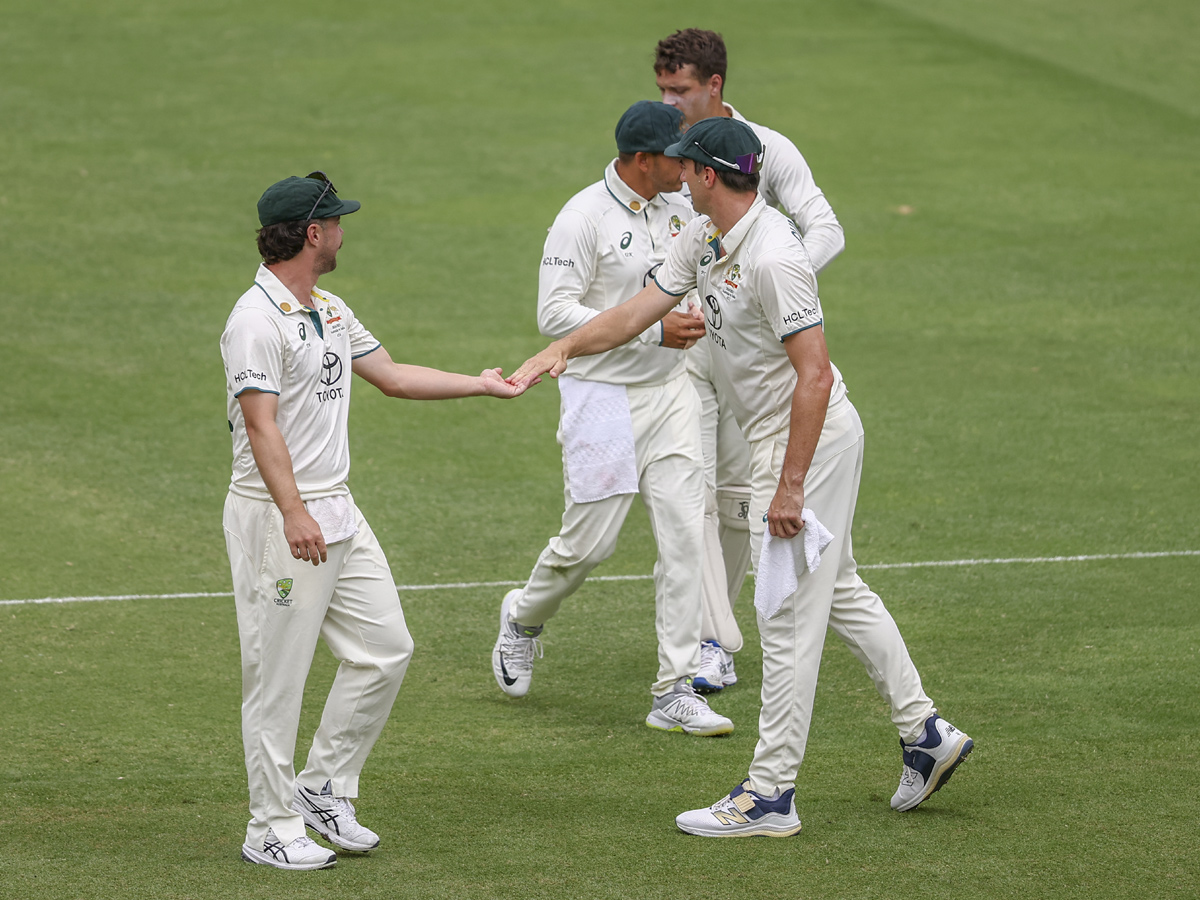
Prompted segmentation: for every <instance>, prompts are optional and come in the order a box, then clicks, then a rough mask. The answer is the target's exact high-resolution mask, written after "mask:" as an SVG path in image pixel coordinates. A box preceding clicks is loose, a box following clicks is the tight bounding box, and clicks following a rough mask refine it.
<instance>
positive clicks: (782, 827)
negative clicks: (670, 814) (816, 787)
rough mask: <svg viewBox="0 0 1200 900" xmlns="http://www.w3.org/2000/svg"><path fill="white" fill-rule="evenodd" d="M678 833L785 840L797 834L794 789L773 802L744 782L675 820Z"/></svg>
mask: <svg viewBox="0 0 1200 900" xmlns="http://www.w3.org/2000/svg"><path fill="white" fill-rule="evenodd" d="M675 824H676V825H678V826H679V830H680V831H686V832H687V833H688V834H698V835H700V836H701V837H751V836H753V835H756V834H761V835H766V836H767V837H787V836H788V835H792V834H797V833H799V831H800V817H799V816H798V815H796V789H795V788H790V789H789V790H786V791H784V792H783V793H782V794H780V795H779V797H778V798H776V799H774V800H772V799H770V798H769V797H764V796H762V794H757V793H755V792H754V791H752V790H750V781H749V779H747V780H746V781H743V782H742V783H741V784H739V785H738V786H737V787H735V788H734V789H733V790H732V791H730V792H729V796H728V797H722V798H721V799H720V800H718V801H717V802H716V803H714V804H713V805H712V806H710V807H708V808H707V809H692V810H689V811H688V812H685V813H680V814H679V815H677V816H676V817H675Z"/></svg>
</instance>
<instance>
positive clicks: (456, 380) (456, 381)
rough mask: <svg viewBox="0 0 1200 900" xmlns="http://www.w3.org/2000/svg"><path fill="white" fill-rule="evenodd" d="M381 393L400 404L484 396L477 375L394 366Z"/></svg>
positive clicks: (398, 364)
mask: <svg viewBox="0 0 1200 900" xmlns="http://www.w3.org/2000/svg"><path fill="white" fill-rule="evenodd" d="M392 366H393V368H392V370H391V372H390V373H389V376H388V380H387V384H386V385H385V386H383V388H382V390H383V392H384V393H385V394H387V395H388V396H389V397H396V398H397V399H400V400H450V399H452V398H455V397H479V396H482V395H483V394H486V393H487V389H486V387H485V386H484V384H483V379H482V378H480V377H479V376H477V375H460V374H459V373H457V372H443V371H442V370H441V369H431V368H428V367H426V366H413V365H409V364H407V363H393V364H392Z"/></svg>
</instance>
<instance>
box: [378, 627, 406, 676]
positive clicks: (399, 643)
mask: <svg viewBox="0 0 1200 900" xmlns="http://www.w3.org/2000/svg"><path fill="white" fill-rule="evenodd" d="M413 649H414V645H413V639H412V636H411V635H410V634H409V633H408V629H407V628H406V629H404V630H403V632H402V633H400V634H397V635H394V636H393V638H392V640H391V641H390V642H389V645H388V646H387V647H386V648H383V649H382V652H381V653H380V654H379V655H378V656H377V657H376V660H375V663H376V666H377V667H378V669H379V672H380V674H381V675H382V676H383V677H384V678H385V679H387V680H388V681H391V680H393V679H395V680H399V679H402V678H404V673H405V671H406V670H407V669H408V664H409V662H410V661H411V660H412V655H413Z"/></svg>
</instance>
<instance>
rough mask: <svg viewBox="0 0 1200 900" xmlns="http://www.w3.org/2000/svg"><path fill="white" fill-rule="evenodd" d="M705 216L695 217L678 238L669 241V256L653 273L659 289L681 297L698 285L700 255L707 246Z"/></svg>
mask: <svg viewBox="0 0 1200 900" xmlns="http://www.w3.org/2000/svg"><path fill="white" fill-rule="evenodd" d="M707 221H708V219H706V218H695V219H692V221H690V222H688V223H687V225H685V226H684V227H683V231H681V232H680V233H679V235H678V237H676V238H675V239H673V240H672V241H670V242H669V243H668V244H667V258H666V259H665V260H664V261H663V264H662V265H661V266H659V269H658V271H657V272H655V273H654V283H655V284H657V285H658V287H659V289H660V290H662V291H664V292H665V293H668V294H670V295H672V296H673V297H682V296H683V295H684V294H686V293H687V292H688V291H692V290H695V289H696V268H697V267H698V266H699V264H700V257H701V255H702V254H703V253H704V251H706V250H707V249H708V248H707V247H706V246H705V243H704V224H705V223H706V222H707Z"/></svg>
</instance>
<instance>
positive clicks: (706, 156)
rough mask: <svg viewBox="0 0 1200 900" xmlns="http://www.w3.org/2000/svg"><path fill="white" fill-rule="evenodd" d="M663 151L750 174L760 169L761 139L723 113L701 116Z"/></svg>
mask: <svg viewBox="0 0 1200 900" xmlns="http://www.w3.org/2000/svg"><path fill="white" fill-rule="evenodd" d="M663 152H664V153H665V154H666V155H667V156H676V157H684V158H686V159H694V160H697V161H699V162H701V163H703V164H704V165H706V166H711V167H712V168H714V169H717V170H719V171H725V172H742V173H743V174H746V175H750V174H753V173H754V172H757V171H758V170H759V169H760V168H762V158H763V146H762V141H760V140H759V139H758V135H756V134H755V133H754V129H753V128H751V127H750V126H749V125H747V124H746V123H745V122H739V121H738V120H737V119H731V118H729V117H727V116H713V117H712V118H711V119H701V120H700V121H699V122H697V123H696V124H695V125H693V126H692V127H691V128H689V129H688V130H687V131H686V132H684V135H683V137H682V138H680V139H679V140H678V141H676V142H675V143H673V144H672V145H671V146H670V147H668V148H667V149H666V150H664V151H663Z"/></svg>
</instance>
